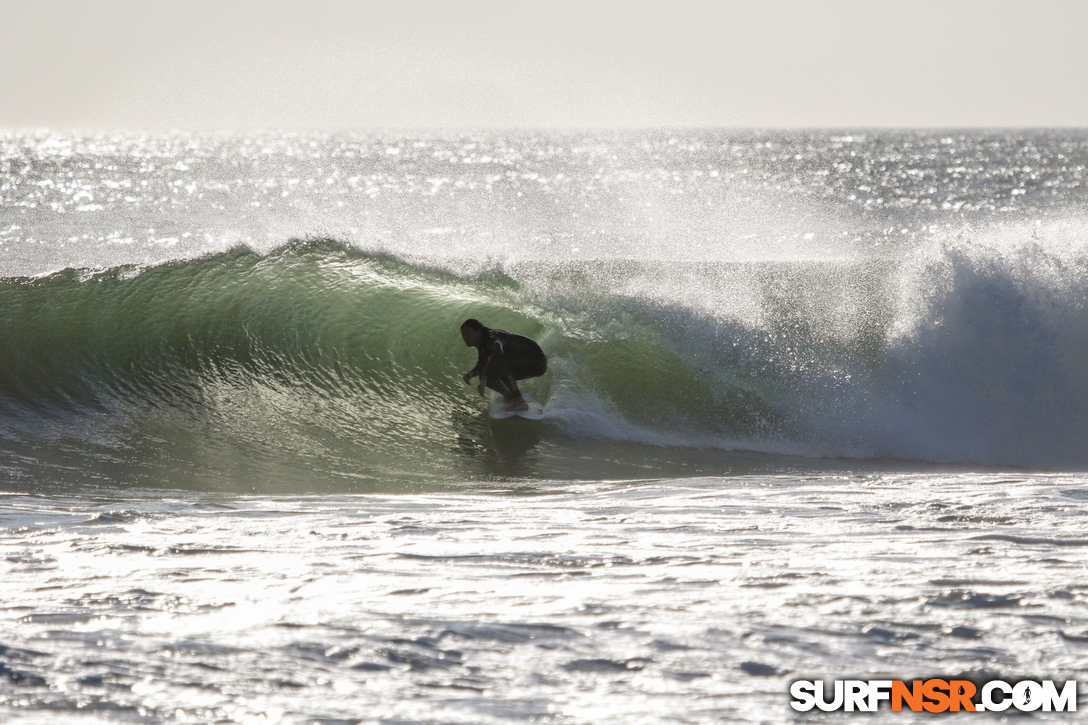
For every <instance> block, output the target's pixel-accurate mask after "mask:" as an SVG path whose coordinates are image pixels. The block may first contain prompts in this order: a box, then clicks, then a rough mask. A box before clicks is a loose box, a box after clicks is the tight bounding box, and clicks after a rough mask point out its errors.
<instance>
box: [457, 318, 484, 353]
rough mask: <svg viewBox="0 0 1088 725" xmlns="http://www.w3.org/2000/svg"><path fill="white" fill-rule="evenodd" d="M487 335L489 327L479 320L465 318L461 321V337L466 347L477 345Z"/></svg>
mask: <svg viewBox="0 0 1088 725" xmlns="http://www.w3.org/2000/svg"><path fill="white" fill-rule="evenodd" d="M485 337H487V328H486V327H484V326H483V323H481V322H480V321H479V320H471V319H470V320H465V321H464V322H462V323H461V339H462V340H464V341H465V347H476V346H477V345H479V344H480V343H481V342H483V341H484V338H485Z"/></svg>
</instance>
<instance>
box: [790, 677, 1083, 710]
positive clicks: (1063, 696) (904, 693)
mask: <svg viewBox="0 0 1088 725" xmlns="http://www.w3.org/2000/svg"><path fill="white" fill-rule="evenodd" d="M790 695H791V696H792V697H793V700H791V701H790V707H792V708H793V709H794V710H797V711H799V712H808V711H809V710H811V709H813V708H818V709H820V710H823V711H824V712H831V711H834V710H845V711H846V712H876V711H877V710H878V709H879V708H880V705H881V703H883V702H887V703H888V704H889V705H890V706H891V709H892V711H893V712H900V711H901V710H903V708H904V707H905V708H906V709H908V710H913V711H914V712H923V711H924V712H960V711H961V710H963V711H967V712H1003V711H1005V710H1008V709H1009V708H1010V707H1011V708H1012V709H1014V710H1018V711H1020V712H1035V711H1036V710H1042V711H1043V712H1076V710H1077V682H1076V680H1068V681H1066V682H1063V683H1062V684H1061V687H1060V688H1059V686H1058V684H1057V683H1055V682H1054V681H1053V680H1041V681H1035V680H1021V681H1019V682H1014V683H1009V682H1004V681H1002V680H991V681H989V682H987V683H985V684H983V685H982V687H976V685H975V683H973V682H970V681H969V680H941V679H935V678H934V679H929V680H912V681H910V682H906V681H904V680H835V681H834V683H833V684H832V686H831V687H826V686H825V683H824V682H823V681H822V680H797V681H796V682H794V683H793V684H792V685H790Z"/></svg>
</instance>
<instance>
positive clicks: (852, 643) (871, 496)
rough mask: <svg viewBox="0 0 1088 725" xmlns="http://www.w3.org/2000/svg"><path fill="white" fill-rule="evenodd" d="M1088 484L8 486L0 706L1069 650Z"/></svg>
mask: <svg viewBox="0 0 1088 725" xmlns="http://www.w3.org/2000/svg"><path fill="white" fill-rule="evenodd" d="M1086 502H1088V485H1086V483H1085V480H1084V478H1083V477H1078V476H1019V477H1015V478H1008V477H998V476H994V475H981V474H958V475H952V474H898V475H868V474H867V475H824V476H814V477H807V478H802V477H796V476H755V477H738V478H731V479H722V478H695V479H686V480H653V481H630V482H614V483H607V484H604V483H600V484H570V483H565V484H564V483H559V482H548V481H539V482H535V483H533V484H531V485H525V486H523V487H520V488H514V489H503V488H497V489H489V490H474V489H473V488H471V487H469V488H466V490H464V491H462V492H446V493H437V494H416V495H411V496H407V495H399V494H398V495H353V496H327V497H309V496H307V497H269V496H261V497H245V496H237V495H230V496H228V495H210V494H204V495H199V496H194V495H192V494H191V493H185V492H173V493H170V492H167V493H166V494H165V495H163V493H162V492H151V491H135V492H134V491H126V492H123V493H121V492H116V491H113V492H109V493H102V494H101V495H95V496H91V497H79V498H73V497H71V496H61V495H58V496H42V497H29V496H7V497H4V499H2V501H0V504H2V509H0V511H2V518H0V524H2V526H3V536H2V539H0V551H2V555H3V567H4V581H5V591H4V595H3V610H2V615H0V643H2V648H0V667H2V669H0V674H2V676H3V678H4V679H3V680H2V685H3V687H2V689H0V692H2V695H0V713H2V714H3V715H4V716H5V718H13V717H17V718H18V721H20V722H42V723H46V722H50V723H51V722H56V721H57V720H56V718H57V717H58V712H63V713H64V715H63V718H64V722H101V721H110V722H285V723H310V722H320V723H341V722H343V723H349V722H350V723H355V722H367V723H369V722H381V723H408V722H419V723H423V722H427V723H431V722H441V723H447V722H448V723H493V722H494V723H497V722H512V721H534V722H570V723H604V722H632V723H658V722H737V721H743V722H783V721H788V720H790V719H794V718H793V717H792V716H793V715H795V713H792V711H791V710H790V709H789V706H788V695H787V690H788V685H789V683H790V682H791V681H792V680H793V679H798V678H801V677H805V678H808V677H825V678H828V679H831V678H835V677H849V676H863V677H871V676H881V675H883V676H895V677H897V678H904V679H907V678H909V677H912V676H926V675H931V674H934V673H941V674H944V675H946V676H952V675H958V676H974V677H982V676H992V677H997V678H1004V679H1015V678H1017V677H1018V676H1029V675H1031V676H1036V677H1041V676H1050V677H1053V678H1054V679H1075V678H1076V676H1077V675H1078V673H1082V672H1083V671H1084V669H1085V666H1086V665H1088V606H1086V599H1088V578H1086V577H1085V567H1086V564H1088V537H1086V536H1085V532H1084V527H1083V520H1084V516H1085V514H1086V511H1085V505H1086ZM869 717H872V716H869ZM897 717H899V718H901V719H902V720H903V721H908V720H909V716H908V715H905V714H901V715H899V716H897ZM929 717H932V716H929ZM1034 717H1036V718H1039V719H1052V720H1055V721H1058V720H1061V719H1062V718H1063V717H1064V718H1068V717H1069V715H1067V714H1062V713H1053V714H1046V713H1036V714H1035V716H1034ZM797 719H803V718H801V716H797ZM917 719H918V720H919V721H921V720H924V719H926V718H922V717H918V718H917Z"/></svg>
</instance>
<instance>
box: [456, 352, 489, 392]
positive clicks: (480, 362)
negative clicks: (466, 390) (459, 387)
mask: <svg viewBox="0 0 1088 725" xmlns="http://www.w3.org/2000/svg"><path fill="white" fill-rule="evenodd" d="M478 352H479V357H478V358H477V359H476V367H474V368H472V369H471V370H469V371H468V372H467V373H465V374H464V375H462V376H461V379H462V380H464V381H465V385H468V384H469V382H471V380H472V379H473V378H474V377H476V376H477V375H479V374H480V373H482V372H483V369H484V368H485V367H486V366H487V358H488V354H487V350H486V349H485V348H483V347H480V348H479V350H478Z"/></svg>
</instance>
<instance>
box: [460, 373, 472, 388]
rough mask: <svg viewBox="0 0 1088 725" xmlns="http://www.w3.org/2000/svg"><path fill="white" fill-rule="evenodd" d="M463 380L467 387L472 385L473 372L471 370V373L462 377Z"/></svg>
mask: <svg viewBox="0 0 1088 725" xmlns="http://www.w3.org/2000/svg"><path fill="white" fill-rule="evenodd" d="M461 379H462V380H464V381H465V385H468V384H469V383H471V382H472V371H471V370H470V371H469V372H467V373H465V374H464V375H462V376H461Z"/></svg>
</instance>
